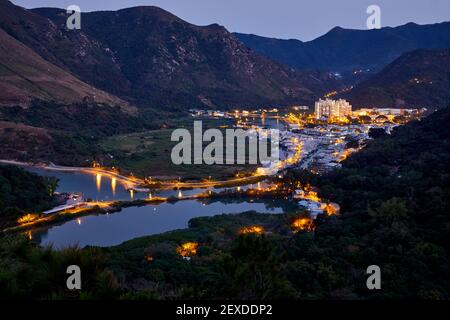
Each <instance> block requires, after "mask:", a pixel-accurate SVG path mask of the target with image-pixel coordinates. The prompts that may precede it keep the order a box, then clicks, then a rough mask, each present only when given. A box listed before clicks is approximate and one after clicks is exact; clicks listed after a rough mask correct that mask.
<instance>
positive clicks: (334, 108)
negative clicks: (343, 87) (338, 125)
mask: <svg viewBox="0 0 450 320" xmlns="http://www.w3.org/2000/svg"><path fill="white" fill-rule="evenodd" d="M351 114H352V106H351V105H350V103H348V102H347V101H346V100H344V99H339V100H332V99H325V100H322V99H320V100H319V101H316V103H315V115H316V118H317V119H320V118H322V117H326V118H340V117H346V116H350V115H351Z"/></svg>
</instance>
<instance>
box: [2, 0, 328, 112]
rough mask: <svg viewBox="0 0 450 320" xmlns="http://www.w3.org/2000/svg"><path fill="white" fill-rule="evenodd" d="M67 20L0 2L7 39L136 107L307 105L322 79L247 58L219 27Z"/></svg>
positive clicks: (139, 17)
mask: <svg viewBox="0 0 450 320" xmlns="http://www.w3.org/2000/svg"><path fill="white" fill-rule="evenodd" d="M67 16H68V15H67V13H66V11H65V10H61V9H50V8H41V9H35V10H25V9H23V8H21V7H18V6H15V5H13V4H12V3H10V2H9V1H6V0H0V27H1V28H3V29H4V30H5V31H6V32H7V33H8V34H9V35H11V36H12V37H14V38H15V39H17V40H18V41H20V42H22V43H24V44H25V45H27V46H28V47H30V48H31V49H33V50H34V51H36V52H37V53H38V54H39V55H41V56H42V57H43V58H44V59H46V60H48V61H49V62H51V63H53V64H55V65H57V66H59V67H61V68H63V69H65V70H67V71H70V72H71V73H73V74H74V75H76V76H77V77H78V78H80V79H81V80H82V81H85V82H86V83H88V84H90V85H92V86H95V87H97V88H99V89H102V90H104V91H107V92H109V93H111V94H114V95H117V96H119V97H120V98H122V99H124V100H127V101H129V102H131V103H133V104H137V105H138V106H140V107H144V108H145V107H155V108H159V109H161V108H162V109H164V110H170V109H173V110H179V109H183V110H184V109H188V107H201V106H203V107H205V106H208V107H221V108H225V107H232V106H236V105H250V106H257V105H258V106H260V105H273V104H292V103H306V102H309V103H310V102H312V101H313V100H314V99H316V97H317V95H318V94H319V95H320V94H321V93H322V90H323V89H322V87H323V81H324V80H327V79H326V77H323V76H322V75H321V74H318V73H303V72H298V71H295V70H293V69H292V68H288V67H285V66H283V65H280V64H278V63H275V62H273V61H271V60H269V59H267V58H265V57H262V56H260V55H258V54H256V53H254V52H253V51H252V50H250V49H248V48H247V47H245V46H244V45H243V44H242V43H241V42H240V41H239V40H237V39H236V38H235V37H234V36H233V35H232V34H231V33H229V32H228V31H227V30H226V29H225V28H224V27H221V26H219V25H217V24H213V25H209V26H204V27H200V26H195V25H192V24H189V23H187V22H185V21H183V20H181V19H179V18H178V17H176V16H174V15H172V14H170V13H169V12H166V11H164V10H162V9H160V8H157V7H135V8H129V9H123V10H119V11H114V12H113V11H102V12H91V13H82V17H81V19H82V20H81V21H82V27H81V30H67V29H66V27H65V24H66V19H67Z"/></svg>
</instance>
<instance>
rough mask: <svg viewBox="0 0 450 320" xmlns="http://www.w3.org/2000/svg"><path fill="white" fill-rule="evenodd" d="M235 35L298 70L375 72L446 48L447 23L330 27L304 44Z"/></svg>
mask: <svg viewBox="0 0 450 320" xmlns="http://www.w3.org/2000/svg"><path fill="white" fill-rule="evenodd" d="M235 35H236V36H237V37H238V39H240V40H241V41H242V42H243V43H244V44H245V45H246V46H248V47H249V48H251V49H254V50H255V51H256V52H259V53H261V54H263V55H265V56H267V57H270V58H272V59H274V60H276V61H279V62H281V63H286V64H288V65H290V66H292V67H295V68H298V69H300V70H307V69H318V70H322V71H336V72H350V71H353V70H355V69H374V70H375V71H379V70H381V69H382V68H383V67H384V66H386V65H387V64H388V63H390V62H392V61H393V60H395V59H396V58H398V57H399V56H400V55H401V54H403V53H405V52H407V51H412V50H415V49H443V48H450V22H440V23H434V24H424V25H419V24H415V23H407V24H405V25H402V26H398V27H383V28H381V29H374V30H358V29H345V28H342V27H334V28H333V29H331V30H330V31H328V32H327V33H326V34H324V35H322V36H320V37H318V38H316V39H314V40H311V41H307V42H302V41H300V40H292V39H289V40H283V39H276V38H266V37H261V36H256V35H247V34H242V33H235Z"/></svg>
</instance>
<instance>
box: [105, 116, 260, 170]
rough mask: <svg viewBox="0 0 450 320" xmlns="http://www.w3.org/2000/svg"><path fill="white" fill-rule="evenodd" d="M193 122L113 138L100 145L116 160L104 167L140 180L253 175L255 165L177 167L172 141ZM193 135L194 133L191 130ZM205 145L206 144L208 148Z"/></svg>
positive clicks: (216, 123) (207, 124) (219, 124)
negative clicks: (174, 161) (178, 130)
mask: <svg viewBox="0 0 450 320" xmlns="http://www.w3.org/2000/svg"><path fill="white" fill-rule="evenodd" d="M192 123H193V122H192V121H191V122H184V123H179V124H177V125H176V126H175V127H174V128H171V129H160V130H152V131H146V132H139V133H131V134H125V135H116V136H111V137H109V138H107V139H104V140H103V141H102V142H101V143H100V147H101V148H102V149H103V150H104V152H105V153H107V154H110V155H111V156H113V158H112V159H110V160H107V163H105V165H107V166H116V167H119V168H120V169H121V170H122V171H125V172H128V173H130V172H132V173H133V174H134V175H136V176H140V177H148V176H151V177H164V178H178V177H181V178H183V179H202V178H208V177H211V178H212V179H224V178H229V177H231V176H233V175H234V174H235V173H236V172H251V171H253V170H255V168H256V166H255V165H206V164H203V165H175V164H173V162H172V160H171V157H170V156H171V151H172V148H173V146H175V145H176V144H177V143H178V142H172V141H171V140H170V137H171V134H172V132H173V130H174V129H175V128H187V129H188V130H190V127H189V126H192ZM231 125H232V123H231V122H230V121H226V120H209V121H203V128H204V130H206V129H207V128H211V127H215V128H222V129H223V128H225V126H231ZM190 132H192V131H191V130H190ZM205 145H206V144H205Z"/></svg>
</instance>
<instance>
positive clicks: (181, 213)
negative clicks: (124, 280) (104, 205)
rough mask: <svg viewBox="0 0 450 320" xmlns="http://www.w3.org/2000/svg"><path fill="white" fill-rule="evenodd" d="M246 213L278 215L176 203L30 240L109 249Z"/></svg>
mask: <svg viewBox="0 0 450 320" xmlns="http://www.w3.org/2000/svg"><path fill="white" fill-rule="evenodd" d="M249 210H255V211H257V212H261V213H282V212H283V209H282V208H281V207H280V206H277V205H276V204H273V207H271V206H270V205H266V204H264V203H257V202H253V203H250V202H241V203H226V204H225V203H222V202H214V203H210V204H206V205H205V204H203V203H201V202H199V201H195V200H185V201H179V202H176V203H163V204H160V205H147V206H142V207H129V208H123V209H122V211H120V212H116V213H111V214H104V215H91V216H84V217H80V218H78V219H76V220H72V221H68V222H65V223H63V224H61V225H56V226H52V227H50V228H48V229H43V230H36V231H35V232H33V238H34V239H35V240H36V241H38V242H40V243H41V244H42V245H49V244H53V245H54V246H55V247H56V248H61V247H66V246H69V245H74V244H78V245H79V246H80V247H84V246H87V245H93V246H113V245H118V244H120V243H122V242H124V241H127V240H130V239H133V238H137V237H141V236H145V235H152V234H158V233H162V232H167V231H172V230H176V229H184V228H187V227H188V221H189V220H190V219H191V218H194V217H205V216H212V215H216V214H232V213H239V212H244V211H249Z"/></svg>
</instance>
